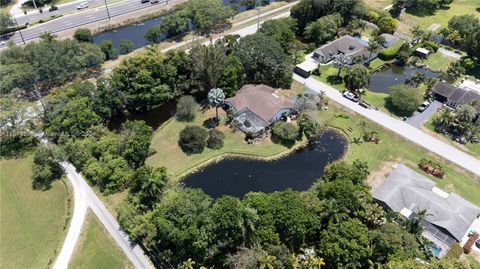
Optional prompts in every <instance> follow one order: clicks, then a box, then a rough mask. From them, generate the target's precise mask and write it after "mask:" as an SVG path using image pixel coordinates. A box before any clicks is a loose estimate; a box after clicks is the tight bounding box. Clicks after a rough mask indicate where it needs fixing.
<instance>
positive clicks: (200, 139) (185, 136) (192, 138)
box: [178, 125, 208, 154]
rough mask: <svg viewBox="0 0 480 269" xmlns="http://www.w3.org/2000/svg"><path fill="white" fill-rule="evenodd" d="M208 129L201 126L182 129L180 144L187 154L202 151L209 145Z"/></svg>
mask: <svg viewBox="0 0 480 269" xmlns="http://www.w3.org/2000/svg"><path fill="white" fill-rule="evenodd" d="M207 137H208V134H207V130H205V128H202V127H200V126H196V125H192V126H187V127H185V128H184V129H183V130H181V131H180V138H179V139H178V145H179V146H180V148H181V149H182V150H183V152H185V153H186V154H194V153H202V152H203V149H204V148H205V146H206V145H207V142H206V140H207Z"/></svg>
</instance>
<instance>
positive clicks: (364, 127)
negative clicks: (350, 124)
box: [358, 120, 367, 138]
mask: <svg viewBox="0 0 480 269" xmlns="http://www.w3.org/2000/svg"><path fill="white" fill-rule="evenodd" d="M358 127H360V131H361V134H360V138H362V137H363V136H364V135H365V130H366V129H367V122H366V121H365V120H361V121H360V122H359V123H358Z"/></svg>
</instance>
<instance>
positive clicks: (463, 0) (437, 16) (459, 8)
mask: <svg viewBox="0 0 480 269" xmlns="http://www.w3.org/2000/svg"><path fill="white" fill-rule="evenodd" d="M449 6H450V7H449V8H448V9H439V10H437V11H436V12H435V13H434V14H433V15H416V14H409V13H405V14H402V15H401V21H402V22H403V23H401V24H403V25H399V29H397V30H400V31H402V32H405V33H408V28H409V27H408V26H414V25H419V26H420V27H422V28H424V29H428V27H429V26H430V25H432V24H434V23H438V24H440V25H441V26H442V27H445V26H447V25H448V20H450V19H451V18H452V17H453V16H455V15H465V14H473V15H475V16H476V17H478V18H479V19H480V12H477V11H475V8H476V7H478V6H479V3H478V0H454V1H453V3H451V4H450V5H449ZM405 25H407V27H405Z"/></svg>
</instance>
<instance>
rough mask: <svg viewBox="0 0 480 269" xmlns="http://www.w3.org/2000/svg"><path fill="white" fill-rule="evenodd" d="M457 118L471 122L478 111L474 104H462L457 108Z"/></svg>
mask: <svg viewBox="0 0 480 269" xmlns="http://www.w3.org/2000/svg"><path fill="white" fill-rule="evenodd" d="M455 113H456V114H457V120H458V121H460V122H464V123H471V122H472V121H473V120H474V119H475V117H476V116H477V111H476V109H475V107H473V106H472V105H468V104H465V105H461V106H460V107H458V108H457V109H456V110H455Z"/></svg>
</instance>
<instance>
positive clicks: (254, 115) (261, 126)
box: [225, 84, 295, 136]
mask: <svg viewBox="0 0 480 269" xmlns="http://www.w3.org/2000/svg"><path fill="white" fill-rule="evenodd" d="M274 91H275V89H273V88H272V87H269V86H267V85H263V84H261V85H252V84H248V85H244V86H243V87H242V88H241V89H240V90H239V91H238V92H237V94H236V95H235V96H234V97H231V98H228V99H226V100H225V106H226V107H225V109H227V110H228V109H230V108H232V109H234V111H235V114H234V115H233V120H234V121H236V122H237V123H238V124H239V126H238V127H239V129H240V130H242V132H244V133H250V134H252V135H254V136H257V135H259V134H261V133H263V132H264V131H265V130H266V129H267V128H268V127H269V126H270V124H272V123H274V122H276V121H277V120H279V119H281V118H282V117H283V116H284V115H289V114H291V113H292V112H293V106H294V104H295V103H294V101H293V100H290V99H288V98H285V97H283V96H278V95H276V94H275V93H274Z"/></svg>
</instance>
